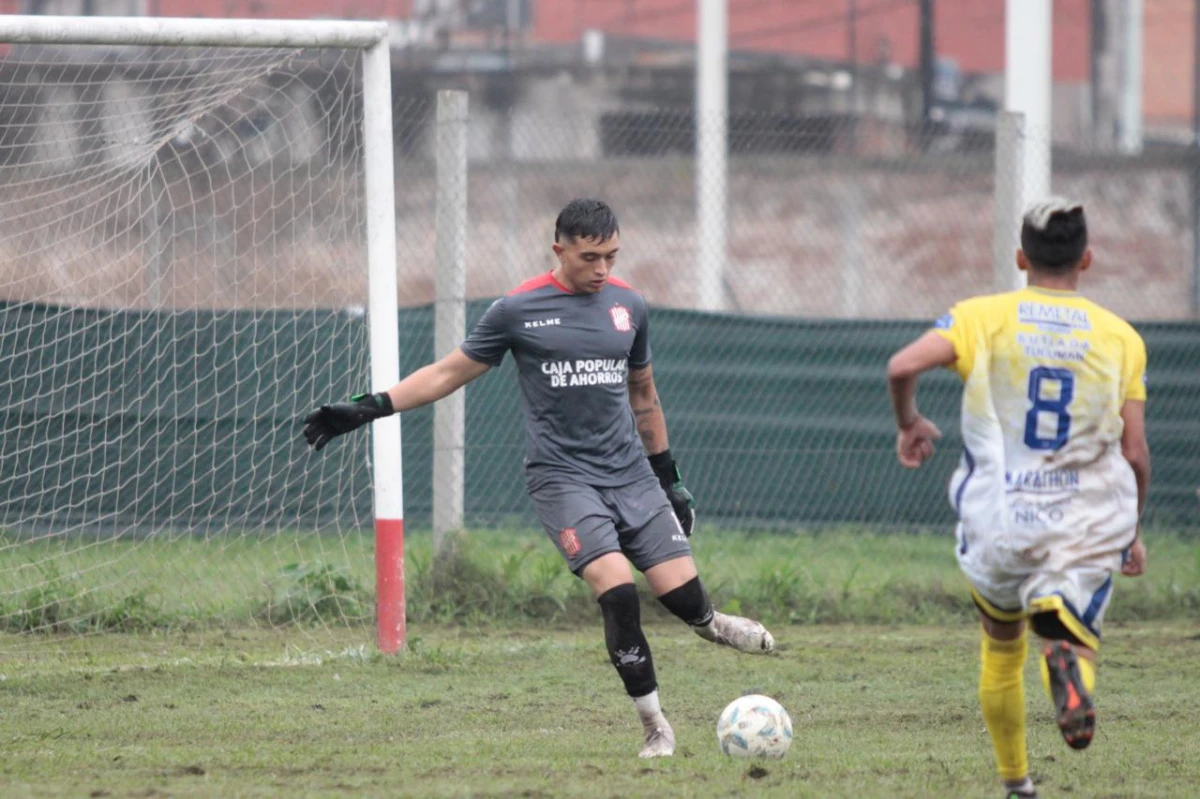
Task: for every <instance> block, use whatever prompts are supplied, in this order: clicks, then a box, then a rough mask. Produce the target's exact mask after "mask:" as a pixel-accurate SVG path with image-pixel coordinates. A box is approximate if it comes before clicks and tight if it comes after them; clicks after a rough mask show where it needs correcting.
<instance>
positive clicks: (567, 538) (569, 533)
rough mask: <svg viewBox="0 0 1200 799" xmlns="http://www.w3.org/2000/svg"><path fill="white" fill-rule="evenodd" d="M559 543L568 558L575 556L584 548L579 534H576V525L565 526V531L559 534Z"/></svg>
mask: <svg viewBox="0 0 1200 799" xmlns="http://www.w3.org/2000/svg"><path fill="white" fill-rule="evenodd" d="M558 543H559V544H561V545H562V548H563V552H564V553H566V556H567V557H568V558H573V557H575V556H576V555H578V554H579V551H580V550H581V549H583V544H580V543H579V536H577V535H575V528H574V527H564V528H563V531H562V532H561V533H559V534H558Z"/></svg>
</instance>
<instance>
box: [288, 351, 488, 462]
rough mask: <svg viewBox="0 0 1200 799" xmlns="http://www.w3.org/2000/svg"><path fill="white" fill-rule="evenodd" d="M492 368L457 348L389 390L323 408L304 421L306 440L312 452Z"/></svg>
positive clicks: (449, 391) (434, 398)
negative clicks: (335, 439)
mask: <svg viewBox="0 0 1200 799" xmlns="http://www.w3.org/2000/svg"><path fill="white" fill-rule="evenodd" d="M489 368H490V367H489V366H488V365H487V364H485V363H480V362H479V361H475V360H472V359H471V358H469V357H467V355H466V354H465V353H464V352H463V351H462V350H460V349H456V350H454V351H453V352H451V353H450V354H449V355H447V356H446V357H445V358H442V359H441V360H439V361H436V362H435V363H431V364H429V365H428V366H423V367H421V368H420V369H418V370H417V371H415V372H413V373H412V374H410V375H409V376H408V377H406V378H404V379H403V380H401V381H400V382H399V383H397V384H396V385H394V386H392V387H391V388H389V389H388V390H387V391H381V392H379V393H378V394H359V395H357V396H354V397H351V398H350V401H349V402H337V403H332V404H329V405H322V406H321V407H320V408H317V409H316V410H315V411H313V412H312V413H310V414H308V416H306V417H305V418H304V438H305V440H306V441H308V443H309V445H310V446H312V448H313V449H315V450H319V449H322V448H323V447H324V446H325V445H326V444H328V443H329V442H330V441H331V440H332V439H334V438H336V437H337V436H340V435H345V434H346V433H349V432H351V431H353V430H357V429H358V428H360V427H362V426H363V425H365V424H369V423H370V422H373V421H375V420H376V419H382V418H383V417H385V416H391V415H392V414H393V413H402V412H403V411H410V410H412V409H413V408H419V407H421V406H422V405H428V404H429V403H431V402H436V401H437V400H440V399H441V398H442V397H445V396H447V395H449V394H452V393H454V392H455V391H457V390H458V389H460V388H462V387H463V386H464V385H466V384H467V383H469V382H471V381H472V380H474V379H475V378H477V377H479V376H480V375H482V374H483V373H484V372H486V371H487V370H488V369H489Z"/></svg>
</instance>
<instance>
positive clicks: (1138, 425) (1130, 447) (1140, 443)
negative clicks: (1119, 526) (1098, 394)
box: [1121, 400, 1150, 577]
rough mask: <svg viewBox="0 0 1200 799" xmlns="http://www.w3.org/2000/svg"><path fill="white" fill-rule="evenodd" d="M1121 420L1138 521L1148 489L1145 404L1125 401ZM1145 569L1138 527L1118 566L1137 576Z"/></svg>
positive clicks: (1123, 451)
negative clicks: (1126, 553) (1136, 499)
mask: <svg viewBox="0 0 1200 799" xmlns="http://www.w3.org/2000/svg"><path fill="white" fill-rule="evenodd" d="M1121 419H1122V421H1124V422H1125V430H1124V432H1122V433H1121V454H1122V455H1124V456H1125V460H1127V461H1129V466H1130V467H1131V468H1132V469H1133V476H1134V477H1135V478H1136V479H1137V492H1138V518H1139V519H1141V517H1142V511H1143V510H1144V509H1145V508H1146V494H1147V492H1148V491H1149V490H1150V445H1149V444H1148V443H1147V442H1146V403H1145V402H1143V401H1142V400H1125V404H1124V405H1122V406H1121ZM1145 570H1146V545H1145V543H1144V542H1143V541H1142V533H1141V528H1140V525H1139V528H1138V534H1137V537H1136V538H1135V539H1134V541H1133V545H1132V546H1131V547H1130V548H1129V556H1128V558H1127V559H1126V560H1125V563H1124V565H1122V566H1121V573H1122V574H1125V575H1128V576H1130V577H1136V576H1138V575H1139V574H1142V573H1143V572H1144V571H1145Z"/></svg>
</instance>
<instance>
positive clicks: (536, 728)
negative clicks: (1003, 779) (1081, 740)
mask: <svg viewBox="0 0 1200 799" xmlns="http://www.w3.org/2000/svg"><path fill="white" fill-rule="evenodd" d="M699 535H700V537H698V538H697V539H696V541H695V543H696V546H697V550H698V559H699V561H700V564H701V568H702V569H703V570H704V572H705V574H706V579H707V580H708V582H709V584H710V586H711V587H712V589H713V593H714V596H715V597H716V599H717V600H718V601H719V602H720V603H721V604H722V605H724V607H725V608H726V609H735V610H740V611H742V612H747V613H753V614H756V615H762V616H763V617H764V618H765V619H766V620H768V621H769V622H770V623H771V625H772V627H773V629H774V632H775V633H776V636H777V638H778V640H779V643H780V646H779V651H778V653H777V654H775V655H772V656H770V657H766V658H756V657H749V656H745V655H739V654H737V653H734V652H731V651H728V650H723V649H718V648H715V647H713V646H712V645H710V644H707V643H705V642H703V641H701V640H700V639H699V638H697V637H695V636H694V635H692V634H691V633H690V632H688V631H687V630H685V629H683V627H682V625H680V624H678V623H677V622H672V621H670V620H669V619H668V618H667V617H665V616H664V615H662V614H661V613H657V612H653V610H652V608H653V605H648V608H647V609H648V610H650V611H651V612H649V613H648V614H647V615H648V617H649V619H650V621H649V625H648V635H649V638H650V641H651V645H652V647H653V648H654V654H655V661H656V664H657V667H658V672H659V679H660V683H661V688H662V695H663V704H664V710H665V711H666V712H667V713H668V716H669V717H670V718H671V720H672V722H673V724H674V725H675V729H676V733H677V736H678V739H679V748H678V751H677V755H676V757H675V758H672V759H670V760H666V761H649V762H648V761H640V760H638V759H637V757H636V752H637V750H638V748H639V743H640V727H639V725H638V723H637V721H636V718H635V716H634V714H633V712H632V708H631V706H630V703H629V701H628V699H626V698H625V697H624V695H623V693H622V692H621V690H620V687H619V681H618V679H617V677H616V675H615V674H614V673H613V670H612V667H611V665H610V664H609V663H608V659H607V655H606V653H605V649H604V645H603V638H602V630H601V625H600V620H599V614H598V613H597V612H596V610H595V606H594V603H593V602H592V601H591V600H590V599H589V598H588V597H587V596H586V592H585V591H583V590H582V587H581V586H580V585H579V584H578V583H577V581H575V579H574V578H572V577H570V576H569V575H567V574H566V573H565V571H564V570H563V569H562V567H561V565H560V564H559V563H558V560H557V555H556V554H555V553H554V552H553V551H552V550H551V549H550V546H549V544H548V543H547V542H545V541H542V540H540V539H538V538H536V537H534V536H522V535H517V534H515V533H479V534H477V535H476V536H474V537H473V538H472V539H471V543H470V544H469V545H467V546H465V547H464V548H463V549H462V557H461V558H459V559H458V560H457V561H456V565H455V566H454V567H453V568H450V569H439V568H433V567H432V566H431V565H430V563H431V560H430V558H429V542H428V540H427V539H426V538H425V537H423V536H414V537H412V538H411V539H410V546H409V560H408V566H409V569H408V576H409V581H410V582H409V588H410V611H411V613H410V615H411V622H410V627H409V648H408V650H407V651H406V652H404V653H403V654H401V655H399V656H397V657H385V656H381V655H378V654H377V653H375V651H374V647H373V646H372V635H371V630H370V627H369V625H366V624H364V621H365V620H366V619H367V618H368V617H369V613H370V602H371V596H370V591H369V588H370V576H371V567H370V558H369V554H370V548H369V543H370V542H369V540H366V539H360V538H357V537H356V538H353V539H345V540H342V539H331V538H329V537H325V538H318V537H313V536H282V535H281V536H274V537H272V538H270V539H266V540H258V541H256V540H252V539H249V538H240V537H239V538H236V539H228V540H218V539H208V540H202V539H186V540H183V541H175V542H171V541H166V540H161V541H141V542H121V543H110V544H96V545H94V546H91V547H88V548H86V549H83V550H79V551H75V552H68V551H64V550H62V549H61V548H60V549H57V550H56V549H55V548H54V547H53V546H52V545H49V544H38V543H15V542H13V541H6V542H3V543H2V544H0V575H3V577H4V582H3V584H0V591H2V592H3V593H2V594H0V597H2V604H0V608H2V609H3V610H2V616H0V618H3V619H4V625H3V629H4V630H6V631H7V632H2V633H0V696H2V697H3V702H2V703H0V720H2V723H0V796H4V797H22V796H37V797H50V796H55V797H57V796H80V797H89V796H91V797H103V796H112V797H122V796H129V797H133V796H137V797H158V796H178V797H199V796H205V797H207V796H221V797H225V796H247V797H250V796H279V795H288V796H402V795H403V796H422V797H423V796H525V797H557V796H601V797H608V796H613V797H616V796H655V797H663V796H697V797H707V796H733V795H755V796H759V795H761V796H822V797H824V796H847V797H871V796H883V797H906V796H912V797H927V796H936V797H960V796H961V797H973V796H981V797H988V796H999V795H1000V794H999V791H997V790H996V785H997V783H996V782H995V779H994V776H993V773H992V766H991V750H990V745H989V743H988V739H987V735H986V732H985V731H984V727H983V723H982V719H981V717H980V714H979V710H978V705H977V700H976V697H975V686H976V670H977V660H976V659H977V650H978V633H977V631H976V628H975V626H974V624H973V615H972V610H971V607H970V604H969V601H968V600H967V599H966V598H965V593H964V589H965V585H964V583H963V582H962V579H961V577H959V576H958V573H957V571H956V568H955V564H954V559H953V553H952V543H951V541H950V540H949V539H948V538H947V537H945V536H932V535H890V536H889V535H872V534H866V533H852V532H836V533H825V534H818V535H814V534H804V535H792V536H783V535H753V536H741V535H730V534H718V533H715V532H709V531H704V532H702V533H700V534H699ZM1148 540H1149V545H1150V551H1151V562H1150V567H1151V571H1150V573H1149V574H1148V575H1147V577H1145V578H1143V579H1140V580H1128V579H1121V580H1120V581H1119V582H1118V586H1117V590H1116V595H1115V598H1114V602H1113V607H1112V611H1111V614H1110V621H1111V623H1110V624H1109V626H1108V628H1107V630H1106V633H1107V635H1106V641H1105V647H1104V650H1103V651H1102V665H1101V670H1100V676H1099V680H1100V683H1099V691H1098V695H1099V698H1098V705H1099V718H1100V728H1099V732H1098V734H1097V738H1096V740H1095V742H1094V743H1093V745H1092V747H1091V748H1090V749H1089V750H1087V751H1086V752H1083V753H1076V752H1072V751H1069V750H1068V749H1067V747H1066V746H1065V744H1063V743H1062V741H1061V739H1060V738H1059V736H1058V733H1057V730H1056V728H1055V727H1054V724H1053V721H1052V718H1051V715H1050V708H1049V703H1048V700H1046V699H1045V698H1044V697H1043V696H1042V694H1041V689H1040V683H1039V682H1038V681H1037V677H1036V670H1035V668H1034V666H1035V664H1034V661H1033V659H1032V658H1031V659H1030V662H1029V664H1028V668H1027V672H1026V674H1027V685H1028V691H1027V692H1028V706H1029V708H1030V760H1031V764H1032V767H1033V770H1034V775H1035V778H1036V779H1037V780H1038V781H1039V784H1040V790H1041V791H1042V795H1043V796H1044V797H1053V796H1087V797H1097V796H1112V797H1117V796H1120V797H1125V796H1138V797H1140V796H1165V797H1191V796H1195V795H1196V789H1195V787H1194V786H1195V785H1197V784H1200V690H1197V688H1196V686H1198V685H1200V622H1198V621H1197V619H1198V617H1200V612H1198V609H1200V544H1198V542H1196V541H1195V540H1188V539H1185V538H1179V537H1174V536H1165V535H1157V536H1156V535H1151V536H1149V538H1148ZM288 567H293V568H291V569H290V570H289V568H288ZM21 579H23V580H24V581H25V582H23V583H22V582H20V581H19V580H21ZM39 580H40V581H41V582H39ZM47 580H49V581H50V583H51V584H50V585H49V586H47V582H46V581H47ZM39 603H40V605H41V608H42V611H41V612H42V613H43V618H44V619H50V618H53V619H54V620H56V621H55V622H54V623H53V624H50V625H49V627H51V628H53V629H56V630H58V632H56V633H45V632H42V633H28V632H19V631H20V630H22V629H28V628H30V627H31V626H32V627H36V626H38V625H35V624H31V620H32V619H34V618H35V611H37V606H38V605H39ZM47 608H52V609H53V612H52V613H51V612H48V611H47V610H46V609H47ZM42 626H43V627H45V626H46V625H42ZM751 690H753V691H759V692H763V693H767V694H770V695H772V696H775V697H776V698H778V699H779V700H780V701H781V702H782V703H783V704H784V706H785V707H786V708H787V709H788V710H789V711H790V713H791V715H792V719H793V722H794V726H795V729H796V738H795V743H794V745H793V747H792V751H791V752H790V753H789V755H788V757H787V758H786V759H784V760H783V761H779V762H767V763H748V762H746V761H737V760H733V759H730V758H726V757H724V756H722V755H721V754H720V753H719V752H718V750H717V747H716V740H715V733H714V726H715V723H716V718H717V715H718V714H719V713H720V710H721V708H722V707H723V706H724V704H725V703H726V702H728V701H729V700H731V699H733V698H735V697H736V696H738V695H739V694H741V693H743V692H746V691H751Z"/></svg>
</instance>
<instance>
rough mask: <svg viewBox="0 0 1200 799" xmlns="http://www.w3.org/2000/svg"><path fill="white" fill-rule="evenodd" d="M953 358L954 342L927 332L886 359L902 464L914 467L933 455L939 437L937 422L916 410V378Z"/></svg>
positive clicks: (952, 360)
mask: <svg viewBox="0 0 1200 799" xmlns="http://www.w3.org/2000/svg"><path fill="white" fill-rule="evenodd" d="M955 360H956V358H955V354H954V345H953V344H951V343H950V342H949V341H947V340H946V339H945V338H943V337H942V336H940V335H939V334H937V333H935V332H934V331H932V330H931V331H929V332H928V333H926V334H925V335H923V336H921V337H920V338H919V339H917V340H916V341H914V342H912V343H911V344H909V345H908V346H907V347H905V348H904V349H902V350H900V351H899V352H897V353H896V354H895V355H893V356H892V357H891V359H890V360H889V361H888V367H887V376H888V393H889V394H890V395H891V398H892V410H893V412H894V413H895V415H896V457H897V458H898V459H899V460H900V464H901V465H902V466H906V467H908V468H910V469H915V468H917V467H918V466H920V465H921V464H922V463H924V462H925V461H927V460H929V458H931V457H933V442H935V441H937V440H938V439H939V438H941V437H942V432H941V431H940V430H938V428H937V425H935V424H934V423H933V422H931V421H929V420H928V419H926V418H925V417H924V416H922V415H921V414H920V412H919V411H918V410H917V378H919V377H920V376H921V374H922V373H923V372H928V371H929V370H930V369H934V368H936V367H938V366H949V365H950V364H952V363H954V361H955Z"/></svg>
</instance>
